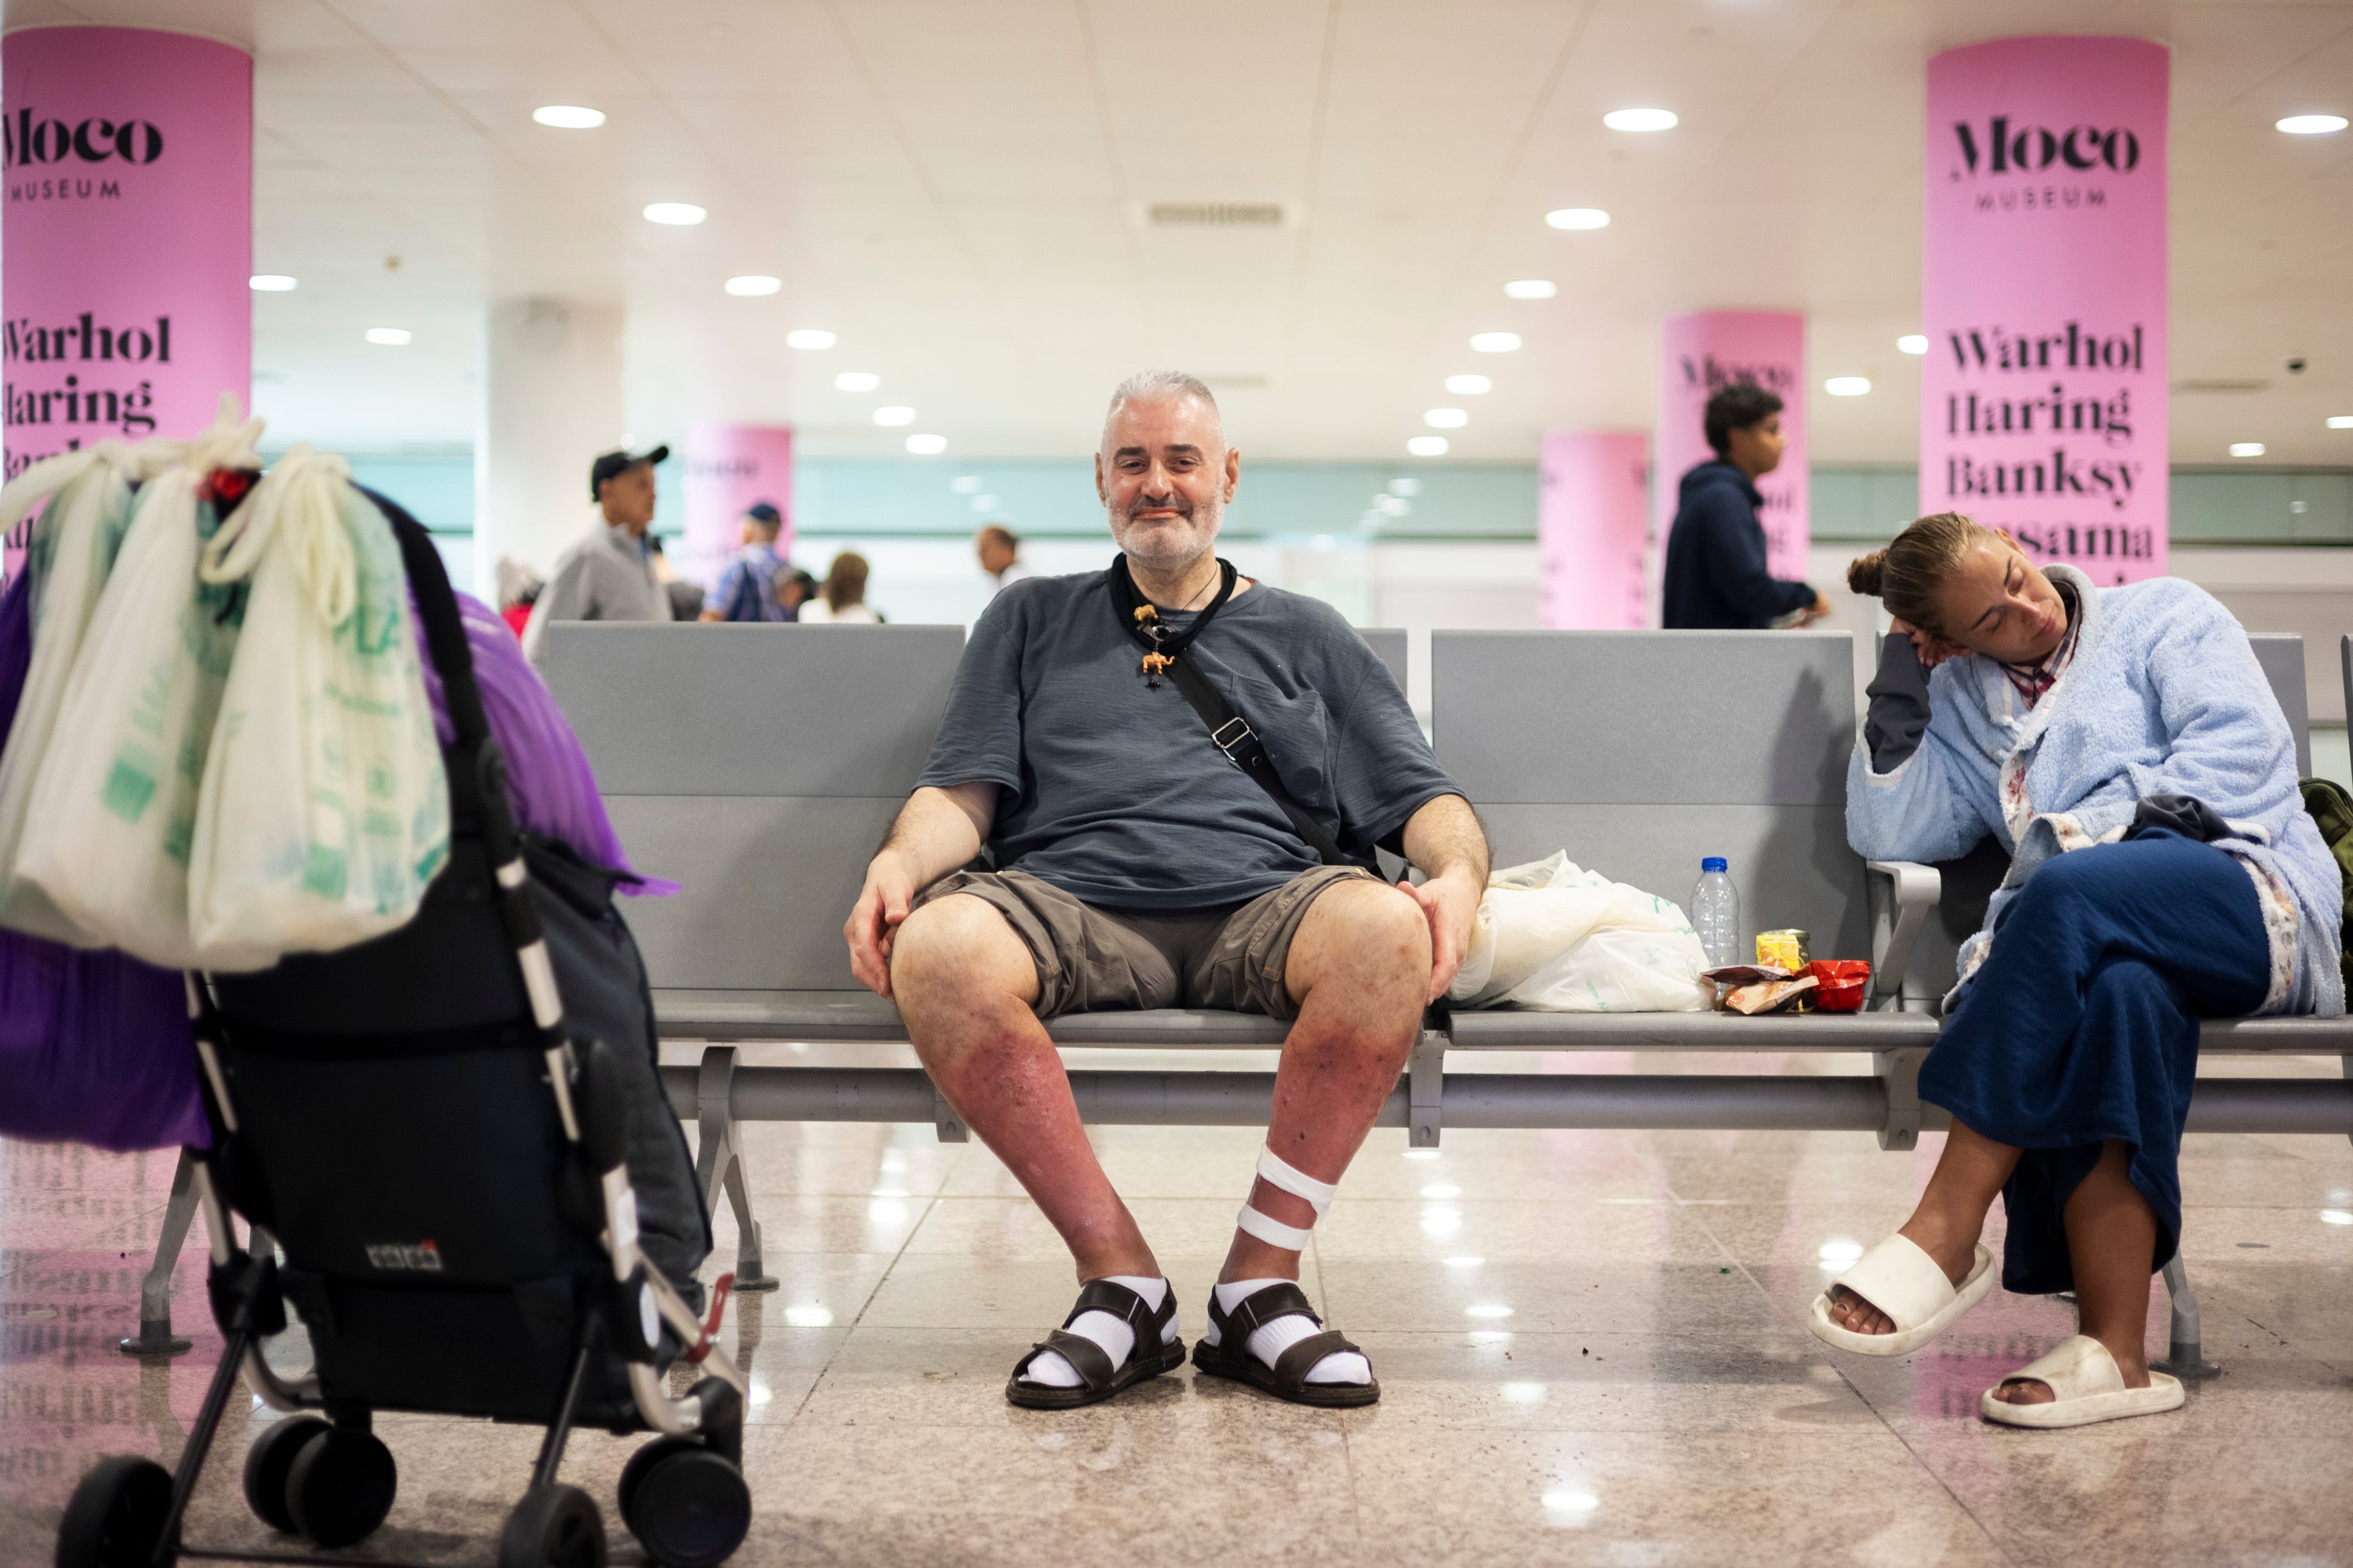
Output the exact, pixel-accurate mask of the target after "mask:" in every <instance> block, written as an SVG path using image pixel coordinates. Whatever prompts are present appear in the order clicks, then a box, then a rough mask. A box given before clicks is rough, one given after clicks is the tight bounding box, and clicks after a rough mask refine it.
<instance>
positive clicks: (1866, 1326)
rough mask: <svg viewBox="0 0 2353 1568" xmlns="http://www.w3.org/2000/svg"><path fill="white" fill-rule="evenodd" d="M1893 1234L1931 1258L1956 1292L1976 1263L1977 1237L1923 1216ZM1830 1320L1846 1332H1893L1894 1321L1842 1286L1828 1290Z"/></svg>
mask: <svg viewBox="0 0 2353 1568" xmlns="http://www.w3.org/2000/svg"><path fill="white" fill-rule="evenodd" d="M1895 1234H1896V1235H1898V1236H1900V1237H1904V1238H1905V1240H1906V1241H1909V1242H1910V1243H1911V1244H1912V1245H1913V1246H1915V1247H1918V1248H1919V1249H1920V1250H1921V1251H1923V1252H1925V1253H1926V1254H1927V1255H1928V1256H1929V1257H1930V1258H1934V1259H1935V1260H1936V1267H1937V1268H1941V1269H1943V1270H1944V1271H1945V1278H1946V1279H1947V1280H1948V1281H1949V1282H1950V1283H1951V1284H1952V1286H1953V1288H1954V1289H1960V1285H1961V1281H1963V1280H1964V1279H1968V1277H1969V1269H1970V1268H1972V1267H1973V1266H1974V1265H1975V1264H1976V1262H1977V1255H1978V1238H1977V1237H1976V1236H1975V1235H1974V1234H1964V1233H1963V1232H1962V1231H1961V1230H1960V1229H1959V1228H1958V1227H1957V1226H1947V1225H1944V1224H1941V1223H1939V1222H1938V1221H1937V1220H1936V1219H1935V1218H1933V1217H1931V1216H1928V1215H1924V1214H1915V1215H1913V1216H1912V1217H1911V1218H1910V1219H1908V1220H1906V1221H1905V1223H1904V1226H1903V1228H1902V1229H1900V1230H1898V1231H1897V1232H1896V1233H1895ZM1831 1321H1832V1322H1833V1323H1836V1324H1837V1325H1838V1326H1839V1327H1840V1328H1842V1329H1844V1330H1846V1331H1848V1332H1849V1333H1856V1334H1892V1333H1894V1331H1895V1320H1894V1319H1893V1318H1891V1317H1889V1316H1888V1315H1887V1314H1886V1313H1884V1312H1883V1311H1881V1310H1879V1309H1878V1308H1877V1307H1874V1306H1873V1305H1872V1304H1871V1303H1870V1302H1868V1301H1866V1300H1863V1299H1862V1297H1860V1296H1858V1295H1856V1294H1855V1293H1854V1292H1853V1291H1852V1290H1850V1289H1847V1288H1846V1287H1845V1286H1843V1285H1833V1286H1831Z"/></svg>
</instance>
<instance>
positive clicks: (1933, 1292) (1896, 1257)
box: [1806, 1235, 1993, 1355]
mask: <svg viewBox="0 0 2353 1568" xmlns="http://www.w3.org/2000/svg"><path fill="white" fill-rule="evenodd" d="M1840 1286H1844V1287H1845V1288H1846V1289H1849V1290H1852V1291H1853V1292H1854V1293H1855V1294H1856V1295H1858V1296H1860V1297H1862V1299H1863V1300H1866V1301H1868V1302H1870V1303H1871V1304H1872V1305H1873V1306H1874V1307H1876V1308H1878V1309H1879V1310H1881V1311H1882V1312H1884V1313H1885V1314H1886V1315H1887V1316H1888V1317H1889V1318H1890V1319H1892V1320H1893V1321H1894V1324H1895V1331H1894V1333H1891V1334H1858V1333H1856V1332H1855V1331H1853V1330H1852V1329H1846V1328H1841V1327H1840V1326H1839V1323H1838V1321H1837V1320H1836V1319H1834V1318H1832V1317H1831V1290H1834V1289H1838V1288H1839V1287H1840ZM1990 1289H1993V1254H1992V1253H1990V1252H1988V1251H1987V1250H1986V1249H1985V1248H1984V1247H1978V1252H1977V1258H1975V1260H1973V1261H1972V1262H1971V1263H1970V1265H1969V1272H1968V1278H1967V1279H1963V1280H1962V1281H1961V1287H1960V1289H1957V1290H1956V1289H1953V1282H1952V1281H1951V1280H1949V1279H1946V1278H1945V1271H1944V1269H1943V1268H1939V1267H1938V1266H1937V1263H1936V1259H1935V1258H1931V1257H1929V1256H1928V1255H1927V1254H1926V1252H1923V1251H1922V1250H1921V1249H1920V1247H1919V1246H1918V1245H1917V1244H1916V1243H1915V1242H1914V1241H1913V1240H1912V1239H1911V1237H1906V1236H1900V1235H1899V1236H1891V1237H1888V1238H1887V1239H1886V1240H1885V1241H1883V1242H1881V1243H1880V1244H1879V1245H1878V1246H1877V1247H1873V1248H1872V1249H1871V1250H1870V1251H1869V1252H1866V1253H1864V1254H1863V1255H1862V1258H1860V1259H1859V1260H1857V1262H1856V1263H1855V1266H1854V1267H1853V1268H1850V1269H1848V1270H1847V1271H1846V1272H1845V1273H1843V1274H1841V1275H1840V1276H1839V1277H1838V1278H1837V1279H1834V1280H1832V1281H1831V1284H1830V1285H1829V1286H1828V1287H1826V1288H1825V1289H1823V1291H1822V1293H1821V1294H1820V1295H1819V1296H1817V1297H1815V1298H1814V1305H1813V1308H1812V1310H1810V1311H1809V1312H1808V1313H1807V1314H1806V1319H1807V1326H1808V1327H1810V1328H1811V1329H1812V1330H1813V1331H1814V1338H1816V1339H1818V1340H1820V1341H1821V1342H1822V1343H1824V1344H1826V1345H1829V1346H1831V1347H1832V1348H1833V1349H1836V1350H1842V1351H1852V1352H1854V1353H1855V1354H1857V1355H1909V1354H1911V1353H1912V1352H1914V1351H1916V1350H1918V1349H1919V1348H1920V1347H1921V1346H1922V1345H1925V1344H1926V1343H1927V1342H1929V1341H1930V1340H1933V1339H1935V1338H1936V1336H1937V1335H1938V1334H1941V1333H1943V1332H1944V1331H1946V1330H1947V1329H1949V1328H1951V1327H1952V1326H1953V1324H1954V1323H1955V1322H1957V1321H1958V1320H1959V1318H1960V1315H1961V1314H1962V1313H1963V1312H1966V1311H1968V1310H1969V1309H1970V1308H1971V1307H1974V1306H1976V1305H1977V1304H1978V1302H1979V1301H1981V1300H1985V1294H1986V1292H1987V1291H1989V1290H1990Z"/></svg>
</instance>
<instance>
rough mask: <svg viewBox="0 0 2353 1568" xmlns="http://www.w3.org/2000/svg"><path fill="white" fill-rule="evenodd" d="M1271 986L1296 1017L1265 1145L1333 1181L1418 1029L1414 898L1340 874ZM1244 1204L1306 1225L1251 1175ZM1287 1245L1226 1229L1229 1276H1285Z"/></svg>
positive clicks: (1297, 1203)
mask: <svg viewBox="0 0 2353 1568" xmlns="http://www.w3.org/2000/svg"><path fill="white" fill-rule="evenodd" d="M1283 984H1284V986H1285V988H1286V989H1288V990H1289V991H1290V993H1291V994H1292V997H1293V1000H1295V1001H1296V1002H1297V1003H1298V1004H1299V1016H1298V1017H1297V1018H1296V1019H1295V1020H1294V1021H1293V1024H1292V1026H1291V1033H1290V1036H1289V1037H1287V1038H1286V1039H1285V1040H1284V1041H1283V1043H1282V1066H1281V1067H1280V1068H1278V1069H1277V1070H1276V1072H1275V1077H1274V1116H1273V1120H1272V1121H1271V1122H1270V1123H1269V1124H1268V1127H1267V1132H1266V1144H1267V1147H1268V1148H1270V1149H1271V1150H1273V1151H1274V1152H1275V1153H1276V1155H1277V1156H1279V1157H1280V1158H1281V1159H1282V1161H1283V1162H1284V1163H1287V1164H1289V1165H1291V1166H1293V1168H1294V1169H1296V1170H1299V1171H1301V1172H1303V1173H1305V1174H1307V1175H1310V1176H1313V1177H1314V1178H1315V1179H1316V1180H1317V1181H1319V1182H1335V1183H1336V1182H1337V1181H1339V1179H1340V1176H1341V1173H1343V1172H1345V1171H1346V1170H1347V1168H1348V1162H1349V1161H1350V1160H1352V1159H1354V1158H1356V1151H1357V1149H1358V1148H1359V1147H1361V1146H1362V1145H1363V1143H1364V1142H1365V1134H1366V1133H1367V1132H1369V1131H1372V1128H1373V1121H1374V1119H1375V1118H1376V1117H1377V1116H1379V1115H1380V1111H1381V1107H1382V1106H1383V1105H1384V1104H1386V1103H1388V1097H1389V1095H1390V1093H1391V1092H1392V1091H1393V1090H1395V1089H1396V1088H1397V1081H1398V1072H1400V1071H1401V1070H1402V1069H1403V1068H1404V1066H1405V1061H1406V1058H1407V1057H1409V1055H1411V1054H1412V1051H1413V1043H1414V1040H1415V1039H1416V1038H1417V1037H1419V1034H1420V1031H1421V1008H1422V998H1423V997H1424V996H1425V995H1427V994H1428V993H1429V989H1430V922H1429V921H1428V919H1427V918H1425V917H1424V915H1423V914H1422V912H1421V910H1420V908H1419V906H1418V905H1417V904H1415V903H1414V901H1413V900H1411V899H1409V898H1408V897H1406V895H1404V894H1403V893H1400V892H1398V890H1397V889H1394V888H1390V887H1386V886H1384V885H1382V884H1380V883H1377V882H1373V881H1356V882H1342V883H1340V884H1338V885H1337V886H1335V887H1334V888H1332V889H1330V890H1329V891H1327V892H1325V893H1324V894H1323V896H1321V897H1320V898H1318V899H1317V900H1315V902H1314V904H1312V905H1310V906H1309V908H1308V910H1307V915H1306V918H1305V919H1304V920H1303V921H1301V922H1300V926H1299V931H1298V933H1297V934H1296V935H1295V936H1293V938H1292V942H1291V953H1290V957H1289V959H1288V960H1287V961H1286V963H1285V965H1284V971H1283ZM1250 1206H1251V1207H1252V1208H1255V1209H1257V1210H1258V1211H1259V1212H1260V1213H1261V1214H1263V1215H1266V1216H1267V1217H1268V1218H1270V1219H1274V1220H1280V1221H1281V1222H1282V1224H1284V1225H1289V1226H1299V1227H1300V1228H1302V1229H1307V1228H1311V1227H1313V1226H1314V1224H1315V1209H1314V1205H1311V1204H1310V1203H1309V1202H1308V1201H1307V1200H1306V1199H1305V1198H1303V1197H1300V1196H1298V1195H1297V1194H1293V1193H1288V1192H1285V1191H1283V1190H1282V1188H1281V1187H1277V1186H1274V1185H1272V1184H1270V1183H1268V1182H1265V1181H1263V1180H1261V1181H1260V1182H1258V1183H1257V1184H1254V1185H1253V1186H1252V1188H1251V1190H1250ZM1298 1278H1299V1254H1297V1253H1296V1252H1293V1251H1291V1250H1289V1249H1287V1248H1284V1247H1276V1246H1273V1245H1272V1244H1271V1243H1269V1242H1265V1241H1261V1240H1260V1239H1259V1238H1258V1237H1254V1236H1249V1235H1245V1234H1244V1233H1242V1232H1241V1231H1239V1230H1237V1231H1236V1232H1234V1239H1233V1246H1232V1247H1230V1248H1229V1250H1228V1251H1227V1253H1226V1266H1225V1268H1224V1269H1223V1270H1222V1271H1220V1272H1219V1275H1218V1279H1219V1282H1220V1283H1223V1282H1225V1281H1227V1280H1231V1279H1298Z"/></svg>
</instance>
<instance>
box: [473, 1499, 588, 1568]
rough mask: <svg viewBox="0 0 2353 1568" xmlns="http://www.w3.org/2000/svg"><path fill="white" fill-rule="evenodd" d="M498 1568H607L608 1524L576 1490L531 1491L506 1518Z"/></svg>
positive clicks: (500, 1539)
mask: <svg viewBox="0 0 2353 1568" xmlns="http://www.w3.org/2000/svg"><path fill="white" fill-rule="evenodd" d="M499 1568H605V1521H604V1518H603V1516H602V1515H600V1514H599V1513H597V1511H596V1500H595V1499H593V1498H591V1497H590V1496H589V1495H588V1494H587V1493H586V1492H584V1491H582V1490H581V1489H579V1488H578V1487H567V1486H544V1487H533V1488H532V1489H531V1490H529V1491H527V1492H525V1493H523V1494H522V1501H521V1502H519V1503H517V1504H515V1509H514V1511H513V1512H512V1513H511V1514H509V1515H507V1528H506V1531H505V1532H504V1533H503V1534H501V1536H500V1537H499Z"/></svg>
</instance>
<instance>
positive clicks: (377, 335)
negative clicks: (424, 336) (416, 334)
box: [367, 327, 413, 349]
mask: <svg viewBox="0 0 2353 1568" xmlns="http://www.w3.org/2000/svg"><path fill="white" fill-rule="evenodd" d="M412 335H413V334H412V333H411V332H410V331H409V330H408V329H407V328H406V327H370V328H369V329H368V330H367V341H368V342H372V343H382V344H383V345H384V346H385V347H386V348H393V349H396V348H398V347H400V346H401V345H402V344H403V343H405V342H408V340H409V338H410V337H411V336H412Z"/></svg>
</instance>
